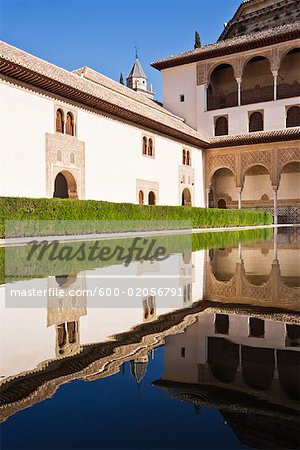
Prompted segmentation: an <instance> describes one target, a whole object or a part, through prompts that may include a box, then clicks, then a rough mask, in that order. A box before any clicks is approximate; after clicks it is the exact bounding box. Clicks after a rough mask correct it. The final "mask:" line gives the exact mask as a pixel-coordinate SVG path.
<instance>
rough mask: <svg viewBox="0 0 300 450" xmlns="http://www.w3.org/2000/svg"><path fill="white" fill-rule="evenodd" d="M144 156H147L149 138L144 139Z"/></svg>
mask: <svg viewBox="0 0 300 450" xmlns="http://www.w3.org/2000/svg"><path fill="white" fill-rule="evenodd" d="M143 155H147V138H146V136H144V137H143Z"/></svg>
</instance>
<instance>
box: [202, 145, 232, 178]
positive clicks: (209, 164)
mask: <svg viewBox="0 0 300 450" xmlns="http://www.w3.org/2000/svg"><path fill="white" fill-rule="evenodd" d="M236 166H237V155H236V154H235V153H233V152H232V153H219V154H218V153H217V154H212V155H209V154H207V157H206V180H207V182H208V184H210V183H211V179H212V176H213V174H214V172H216V170H218V169H222V168H228V169H230V170H232V172H233V173H234V175H236Z"/></svg>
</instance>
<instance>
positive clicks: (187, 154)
mask: <svg viewBox="0 0 300 450" xmlns="http://www.w3.org/2000/svg"><path fill="white" fill-rule="evenodd" d="M186 165H187V166H190V165H191V153H190V151H189V150H187V152H186Z"/></svg>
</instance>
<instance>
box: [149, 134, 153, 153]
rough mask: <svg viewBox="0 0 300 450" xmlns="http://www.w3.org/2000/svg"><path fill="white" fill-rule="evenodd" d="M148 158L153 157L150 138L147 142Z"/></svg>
mask: <svg viewBox="0 0 300 450" xmlns="http://www.w3.org/2000/svg"><path fill="white" fill-rule="evenodd" d="M148 156H153V141H152V139H151V138H150V139H149V141H148Z"/></svg>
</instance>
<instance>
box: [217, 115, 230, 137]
mask: <svg viewBox="0 0 300 450" xmlns="http://www.w3.org/2000/svg"><path fill="white" fill-rule="evenodd" d="M227 134H228V119H227V117H224V116H222V117H218V118H217V119H216V123H215V136H225V135H227Z"/></svg>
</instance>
